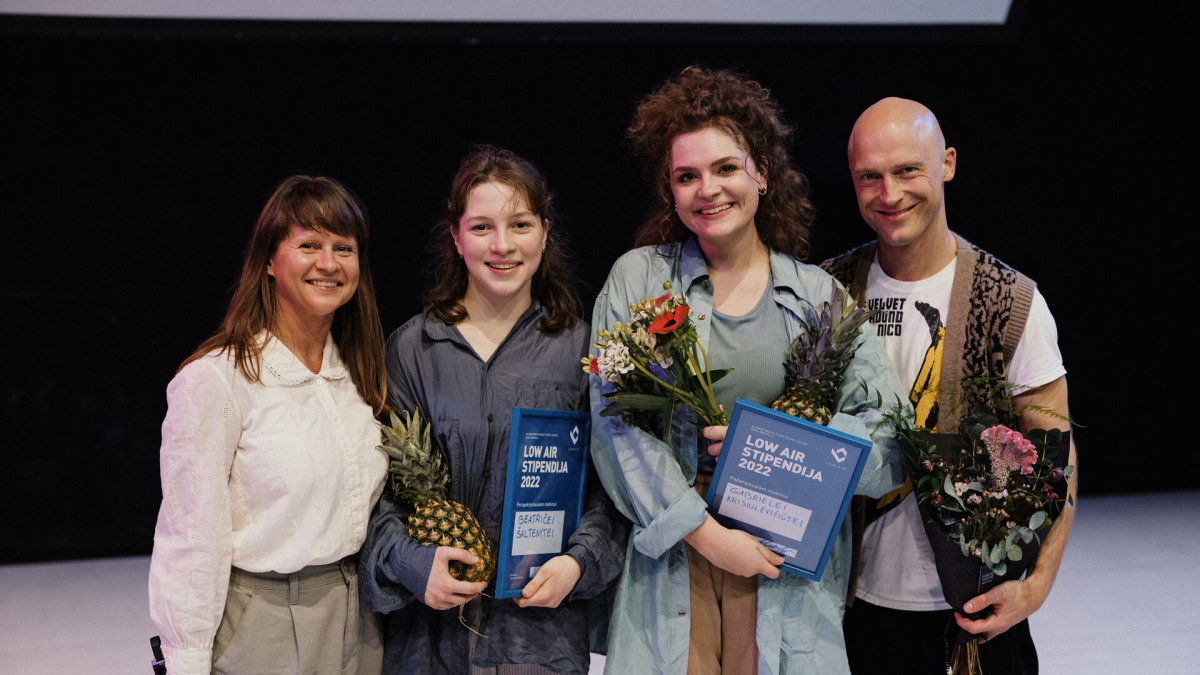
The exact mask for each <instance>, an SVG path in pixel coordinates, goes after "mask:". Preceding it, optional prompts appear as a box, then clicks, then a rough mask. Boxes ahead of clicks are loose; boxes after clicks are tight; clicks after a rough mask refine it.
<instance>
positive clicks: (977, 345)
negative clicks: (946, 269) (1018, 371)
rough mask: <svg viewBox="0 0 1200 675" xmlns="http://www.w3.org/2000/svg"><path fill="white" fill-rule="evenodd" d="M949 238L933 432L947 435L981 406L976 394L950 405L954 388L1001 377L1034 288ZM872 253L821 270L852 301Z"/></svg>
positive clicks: (851, 255)
mask: <svg viewBox="0 0 1200 675" xmlns="http://www.w3.org/2000/svg"><path fill="white" fill-rule="evenodd" d="M954 238H955V239H956V240H957V241H958V254H957V258H956V261H955V263H954V264H955V268H954V284H953V286H951V290H950V308H949V310H948V312H947V316H946V317H945V319H944V321H943V323H944V324H945V326H946V344H945V347H944V348H943V352H942V373H941V391H940V392H939V393H938V401H939V405H938V419H937V428H938V429H940V430H941V431H942V432H943V433H953V432H954V431H955V430H956V429H958V424H959V422H961V421H962V418H963V415H964V413H966V412H968V411H969V410H970V409H971V408H974V407H975V405H977V404H980V403H984V402H985V401H984V395H983V393H982V392H978V393H974V395H973V396H972V397H971V398H968V399H967V403H968V405H967V406H965V409H964V407H963V406H958V405H954V402H956V401H959V400H960V398H961V394H960V391H959V388H960V383H961V381H962V379H963V376H964V375H970V376H973V377H974V376H980V375H986V376H991V377H1003V376H1004V374H1005V370H1006V368H1007V367H1008V363H1009V362H1010V361H1012V355H1013V352H1014V351H1016V349H1017V343H1018V342H1019V341H1020V340H1021V334H1022V333H1023V332H1025V321H1026V320H1027V319H1028V318H1029V310H1030V307H1031V306H1032V305H1033V293H1034V289H1035V288H1036V284H1034V282H1033V280H1031V279H1030V278H1029V277H1027V276H1025V275H1024V274H1021V273H1020V272H1018V271H1016V270H1015V269H1013V268H1011V267H1009V266H1008V265H1005V264H1004V263H1003V262H1001V261H1000V260H999V259H997V258H996V257H995V256H993V255H991V254H989V253H987V252H985V251H983V250H982V249H980V248H979V247H978V246H975V245H973V244H971V243H970V242H968V241H967V240H966V239H963V238H962V237H960V236H959V235H957V234H955V235H954ZM875 249H876V242H873V241H872V242H870V243H867V244H863V245H862V246H859V247H858V248H856V249H854V250H852V251H849V252H847V253H845V254H843V255H841V256H838V257H837V258H832V259H830V260H826V261H825V262H823V263H821V267H822V268H824V269H825V271H827V272H829V273H830V274H832V275H833V276H834V277H836V278H837V280H838V281H840V282H842V284H843V285H844V286H846V287H848V288H849V289H850V294H851V295H852V296H853V297H855V298H863V297H864V296H865V292H866V287H867V273H868V272H869V271H870V269H871V263H872V262H874V260H875ZM1017 384H1020V383H1019V382H1018V383H1017Z"/></svg>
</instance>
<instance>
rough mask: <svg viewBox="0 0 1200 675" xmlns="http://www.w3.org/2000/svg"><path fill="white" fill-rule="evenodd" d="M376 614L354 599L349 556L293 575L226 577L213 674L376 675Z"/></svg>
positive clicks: (379, 646)
mask: <svg viewBox="0 0 1200 675" xmlns="http://www.w3.org/2000/svg"><path fill="white" fill-rule="evenodd" d="M382 670H383V642H382V639H381V637H380V630H379V619H378V617H377V615H376V614H375V613H374V612H371V611H370V610H369V609H368V608H366V607H365V606H363V607H360V606H359V602H358V576H357V574H356V571H355V563H354V559H353V558H346V559H345V560H342V561H341V562H340V563H331V564H329V565H319V566H314V567H306V568H304V569H303V570H300V571H299V572H297V573H294V574H274V573H269V574H254V573H251V572H245V571H242V570H239V569H237V568H234V569H233V572H232V573H231V574H230V577H229V595H228V597H227V598H226V600H225V614H224V616H223V617H222V619H221V625H220V627H219V628H218V629H217V635H216V639H215V640H214V643H213V673H215V674H217V675H241V674H243V673H246V674H254V675H258V674H260V673H261V674H265V673H314V674H318V673H319V674H321V675H324V674H326V673H340V674H342V675H379V673H380V672H381V671H382Z"/></svg>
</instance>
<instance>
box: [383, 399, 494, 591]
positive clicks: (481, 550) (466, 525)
mask: <svg viewBox="0 0 1200 675" xmlns="http://www.w3.org/2000/svg"><path fill="white" fill-rule="evenodd" d="M405 416H406V417H407V420H406V421H405V422H401V421H400V418H399V417H397V416H396V413H391V421H392V424H391V426H384V427H383V433H384V437H385V440H384V443H383V444H381V445H380V446H379V448H380V449H381V450H383V451H384V452H386V453H387V454H388V456H389V457H391V463H390V465H389V467H388V479H389V483H390V484H391V488H392V494H393V495H394V496H395V497H396V498H397V499H398V500H400V501H402V502H405V503H408V504H412V505H413V514H412V515H411V516H409V517H408V524H407V527H408V534H409V536H410V537H412V538H413V539H416V540H417V541H418V542H419V543H420V544H421V545H422V546H452V547H454V548H461V549H465V550H467V551H470V552H471V553H473V554H474V555H475V557H476V558H478V559H479V562H478V563H476V564H474V565H470V566H468V565H466V564H464V563H461V562H458V561H451V563H450V574H451V575H453V576H454V578H456V579H460V580H462V581H490V580H491V578H492V577H493V576H494V575H495V573H496V560H495V557H494V556H493V555H492V545H491V542H489V541H488V538H487V534H485V533H484V531H483V527H482V526H481V525H480V524H479V521H478V520H476V519H475V516H474V514H472V513H471V512H470V510H468V509H467V507H465V506H463V505H462V504H459V503H458V502H454V501H450V500H449V499H448V498H447V497H446V486H447V485H448V484H449V482H450V472H449V470H448V469H447V467H446V463H445V461H444V460H443V459H442V453H441V451H440V450H438V449H437V448H435V447H433V444H432V443H431V442H430V440H429V425H428V424H425V423H423V422H422V420H421V414H420V412H415V413H407V412H406V413H405Z"/></svg>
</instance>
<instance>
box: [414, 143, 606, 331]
mask: <svg viewBox="0 0 1200 675" xmlns="http://www.w3.org/2000/svg"><path fill="white" fill-rule="evenodd" d="M490 182H496V183H503V184H504V185H508V186H509V187H511V188H513V190H515V191H516V193H517V194H519V195H520V196H521V197H523V198H524V199H525V203H526V204H528V206H529V210H530V211H532V212H533V213H534V214H536V215H537V216H538V217H540V218H541V219H542V222H543V223H544V224H545V225H546V227H547V232H546V248H545V250H544V251H542V261H541V264H539V265H538V268H537V272H535V273H534V275H533V283H532V285H531V288H530V293H531V295H532V296H533V298H534V299H535V300H537V301H538V302H540V303H541V304H542V306H543V307H544V308H545V309H546V315H545V316H544V317H542V320H541V322H540V323H539V324H538V328H539V329H540V330H542V331H544V332H547V333H556V332H558V331H560V330H562V329H564V328H570V327H571V326H573V325H575V321H576V319H577V318H578V316H579V313H580V311H581V310H582V303H581V302H580V300H579V294H578V293H577V292H576V290H575V278H574V276H573V275H572V272H571V265H570V259H571V256H570V251H569V249H568V247H567V243H566V237H565V235H564V234H563V232H562V229H563V228H562V225H561V224H560V222H559V220H558V215H557V214H556V213H555V211H554V203H553V202H554V198H553V195H552V194H551V193H550V188H549V187H548V186H547V184H546V179H545V177H544V176H542V174H541V172H540V171H538V170H537V167H535V166H534V165H533V164H532V163H530V162H529V161H528V160H526V159H523V158H522V157H520V156H518V155H517V154H515V153H513V152H512V151H510V150H505V149H504V148H499V147H496V146H494V145H476V146H472V147H471V150H470V152H468V153H467V156H466V157H465V158H464V159H463V161H462V164H460V165H459V167H458V172H457V173H456V174H455V175H454V181H453V182H452V183H451V185H450V198H449V199H447V200H446V214H445V215H444V216H442V219H441V220H440V221H438V223H437V225H434V227H433V232H432V233H431V236H430V243H429V251H430V253H431V258H432V260H433V278H434V281H433V285H432V286H430V288H429V289H428V290H427V291H426V293H425V305H426V307H427V308H428V310H429V311H430V312H432V313H433V315H434V316H436V317H437V318H438V319H441V320H442V321H444V322H446V323H451V324H454V323H459V322H461V321H463V320H464V319H466V318H467V308H466V306H464V305H463V302H462V301H463V297H465V296H466V294H467V285H468V282H469V277H468V275H467V266H466V265H465V264H464V263H463V261H462V260H461V259H460V258H459V256H458V253H457V250H456V249H455V247H454V239H453V237H452V236H451V232H452V231H453V230H454V228H456V227H458V223H459V220H461V219H462V216H463V213H465V212H466V210H467V200H468V199H469V198H470V196H471V190H473V189H474V188H475V187H476V186H479V185H483V184H484V183H490ZM551 225H553V226H551Z"/></svg>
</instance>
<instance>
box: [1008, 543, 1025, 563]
mask: <svg viewBox="0 0 1200 675" xmlns="http://www.w3.org/2000/svg"><path fill="white" fill-rule="evenodd" d="M1024 556H1025V554H1024V553H1023V552H1022V551H1021V547H1020V546H1010V547H1009V548H1008V559H1009V560H1011V561H1013V562H1017V561H1019V560H1020V559H1021V558H1023V557H1024Z"/></svg>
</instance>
